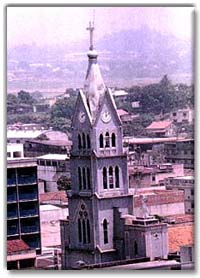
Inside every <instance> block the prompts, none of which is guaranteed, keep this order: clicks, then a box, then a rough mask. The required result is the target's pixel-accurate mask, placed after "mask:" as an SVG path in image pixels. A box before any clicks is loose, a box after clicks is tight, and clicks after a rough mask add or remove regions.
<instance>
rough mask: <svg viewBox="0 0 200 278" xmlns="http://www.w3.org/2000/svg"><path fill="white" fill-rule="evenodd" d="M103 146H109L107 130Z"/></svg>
mask: <svg viewBox="0 0 200 278" xmlns="http://www.w3.org/2000/svg"><path fill="white" fill-rule="evenodd" d="M105 147H106V148H109V147H110V138H109V133H108V132H106V135H105Z"/></svg>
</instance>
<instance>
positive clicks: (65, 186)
mask: <svg viewBox="0 0 200 278" xmlns="http://www.w3.org/2000/svg"><path fill="white" fill-rule="evenodd" d="M57 185H58V190H59V191H61V190H70V189H71V179H70V178H68V177H66V176H61V177H60V178H59V179H58V180H57Z"/></svg>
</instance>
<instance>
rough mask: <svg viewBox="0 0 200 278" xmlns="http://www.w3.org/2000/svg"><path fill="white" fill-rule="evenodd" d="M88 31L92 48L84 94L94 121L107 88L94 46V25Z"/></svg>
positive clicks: (89, 55) (90, 48) (89, 54)
mask: <svg viewBox="0 0 200 278" xmlns="http://www.w3.org/2000/svg"><path fill="white" fill-rule="evenodd" d="M87 30H89V31H90V47H89V51H88V53H87V55H88V69H87V74H86V78H85V83H84V93H85V96H86V99H87V105H88V107H89V111H90V114H91V117H92V119H93V120H94V119H95V118H96V114H97V111H98V108H99V105H100V103H101V100H102V98H103V96H104V94H105V91H106V86H105V84H104V81H103V78H102V75H101V71H100V68H99V65H98V63H97V56H98V53H97V51H96V50H95V49H94V46H93V31H94V25H92V24H91V22H90V24H89V27H88V28H87Z"/></svg>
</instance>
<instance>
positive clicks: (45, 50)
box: [8, 26, 192, 90]
mask: <svg viewBox="0 0 200 278" xmlns="http://www.w3.org/2000/svg"><path fill="white" fill-rule="evenodd" d="M95 45H96V49H97V50H98V52H99V63H100V65H101V69H102V74H103V77H104V79H105V82H107V84H108V85H109V86H111V85H112V86H115V85H116V86H122V87H123V86H126V85H127V86H130V85H131V84H132V83H135V81H136V80H140V79H145V78H149V79H151V78H152V79H153V78H161V77H162V76H163V75H164V74H168V76H169V78H170V76H177V77H179V81H181V82H183V83H184V82H185V81H186V80H185V77H184V76H190V77H191V73H192V42H186V41H182V40H180V39H178V38H176V37H174V36H172V35H169V34H161V33H160V32H156V31H153V30H151V29H150V28H148V27H147V26H143V27H141V28H140V29H138V30H126V31H120V32H116V33H113V34H110V35H106V36H105V37H103V38H102V39H100V40H99V41H97V42H96V43H95ZM87 49H88V40H84V41H81V42H78V43H77V42H76V43H70V44H66V45H63V46H58V45H57V46H56V44H54V45H51V46H47V47H38V46H36V45H34V44H33V45H21V46H18V47H15V48H12V49H8V73H9V77H10V78H9V80H8V89H9V88H10V89H14V87H20V86H22V87H21V88H20V89H26V88H24V86H27V82H25V81H24V74H23V80H22V79H20V78H21V77H20V76H21V75H20V73H19V72H20V70H22V71H23V72H25V73H26V72H27V73H28V75H29V76H31V74H32V78H31V85H30V86H32V87H34V88H33V89H34V90H40V89H41V88H42V89H43V90H45V86H53V85H55V86H54V88H55V89H56V87H59V88H65V87H73V86H76V87H81V86H82V85H83V81H84V77H85V72H86V67H87V57H86V52H87ZM32 64H34V66H33V65H32ZM47 64H48V65H47ZM38 72H39V74H38ZM40 76H41V80H39V81H38V77H40ZM48 78H49V79H50V80H49V82H50V83H48ZM181 78H182V79H181ZM35 79H37V81H36V82H37V83H36V84H35V83H34V80H35ZM44 80H45V81H44ZM53 82H54V83H53Z"/></svg>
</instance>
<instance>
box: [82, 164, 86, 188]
mask: <svg viewBox="0 0 200 278" xmlns="http://www.w3.org/2000/svg"><path fill="white" fill-rule="evenodd" d="M82 174H83V189H86V173H85V168H84V167H83V169H82Z"/></svg>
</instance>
